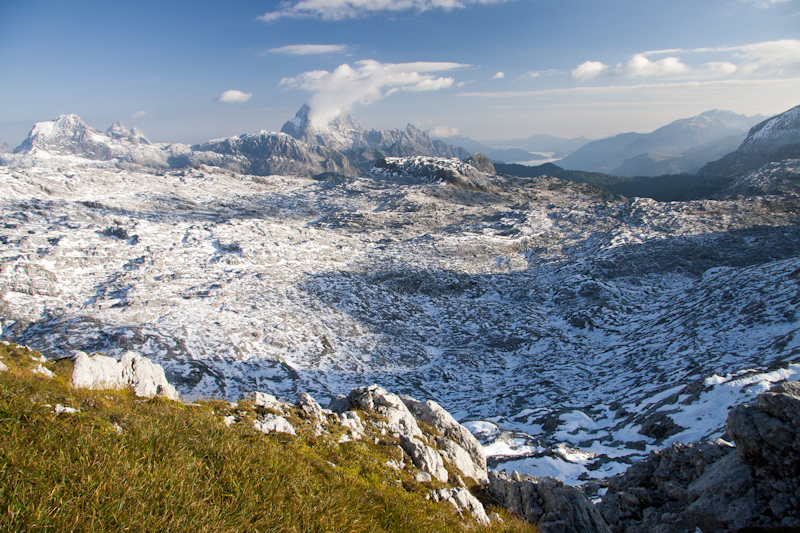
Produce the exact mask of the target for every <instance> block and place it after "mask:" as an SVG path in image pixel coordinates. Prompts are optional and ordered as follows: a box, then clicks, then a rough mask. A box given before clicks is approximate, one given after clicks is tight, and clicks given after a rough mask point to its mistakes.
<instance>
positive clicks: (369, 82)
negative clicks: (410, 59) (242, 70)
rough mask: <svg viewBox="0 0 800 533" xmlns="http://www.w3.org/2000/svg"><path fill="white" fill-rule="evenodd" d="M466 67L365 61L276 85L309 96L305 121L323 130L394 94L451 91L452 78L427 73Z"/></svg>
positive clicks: (445, 64) (283, 80) (301, 75)
mask: <svg viewBox="0 0 800 533" xmlns="http://www.w3.org/2000/svg"><path fill="white" fill-rule="evenodd" d="M466 66H468V65H464V64H461V63H426V62H416V63H380V62H378V61H374V60H371V59H367V60H363V61H357V62H356V63H355V67H351V66H350V65H348V64H343V65H339V66H338V67H337V68H336V69H335V70H334V71H333V72H328V71H327V70H312V71H309V72H303V73H302V74H299V75H297V76H294V77H291V78H283V79H282V80H281V82H280V85H281V86H283V87H285V88H289V89H300V90H304V91H308V92H310V93H312V95H311V98H310V100H309V107H311V112H310V113H309V119H310V120H311V122H312V123H313V124H314V126H315V127H317V128H320V129H324V128H325V127H327V125H328V124H329V123H330V121H331V120H333V119H334V118H336V117H337V116H339V115H340V114H342V113H345V112H348V111H349V110H350V109H352V107H353V106H354V105H356V104H362V105H367V104H371V103H373V102H376V101H378V100H380V99H381V98H384V97H386V96H388V95H390V94H392V93H395V92H397V91H410V92H420V91H436V90H439V89H446V88H448V87H452V86H453V83H454V81H455V80H453V78H449V77H446V78H444V77H436V76H434V75H432V74H430V73H432V72H442V71H448V70H453V69H457V68H461V67H466Z"/></svg>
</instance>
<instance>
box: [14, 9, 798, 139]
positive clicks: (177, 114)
mask: <svg viewBox="0 0 800 533" xmlns="http://www.w3.org/2000/svg"><path fill="white" fill-rule="evenodd" d="M304 102H310V103H311V104H312V108H313V111H314V118H315V120H316V121H317V122H318V123H320V124H322V123H324V122H325V121H326V120H327V119H328V118H330V117H332V116H335V114H336V113H338V112H349V113H350V114H351V115H353V116H354V117H355V118H356V119H358V121H359V122H360V123H361V124H362V125H363V126H365V127H368V128H371V127H375V128H392V127H404V126H405V125H406V124H407V123H412V124H414V125H416V126H418V127H420V128H421V129H424V130H436V131H438V132H439V133H442V134H446V133H458V134H460V135H465V136H469V137H472V138H475V139H500V138H514V137H527V136H529V135H532V134H535V133H548V134H553V135H558V136H562V137H574V136H578V135H586V136H588V137H591V138H599V137H602V136H607V135H613V134H616V133H620V132H623V131H640V132H648V131H652V130H653V129H655V128H657V127H659V126H662V125H664V124H666V123H668V122H671V121H672V120H675V119H678V118H685V117H689V116H693V115H696V114H698V113H701V112H703V111H707V110H709V109H715V108H717V109H730V110H733V111H736V112H738V113H745V114H748V115H753V114H758V113H761V114H765V115H771V114H776V113H780V112H782V111H784V110H786V109H789V108H791V107H793V106H795V105H798V104H800V0H780V1H777V0H703V1H697V0H692V1H684V0H669V1H664V0H648V1H646V2H645V1H641V0H636V1H632V0H505V1H503V0H288V1H286V2H282V3H281V2H255V1H226V2H205V1H201V0H195V1H182V2H177V1H176V2H169V1H159V2H150V1H137V2H116V1H115V2H108V1H79V0H75V1H59V0H50V1H15V0H3V1H2V2H0V140H3V141H6V142H8V143H9V144H12V145H17V144H19V142H21V141H22V139H23V138H24V137H25V136H26V135H27V132H28V131H29V130H30V128H31V126H32V125H33V123H34V122H36V121H42V120H49V119H52V118H54V117H55V116H57V115H59V114H63V113H75V114H78V115H80V116H81V117H82V118H83V119H84V120H85V121H87V122H88V123H89V124H90V125H92V126H94V127H96V128H98V129H106V128H108V127H109V126H110V125H111V124H112V123H113V122H115V121H121V122H122V123H123V124H125V125H126V126H127V127H129V128H130V127H132V126H138V127H140V128H141V129H142V130H143V131H144V132H145V133H146V134H147V135H148V136H149V137H150V138H151V140H154V141H181V142H200V141H203V140H208V139H211V138H217V137H224V136H229V135H237V134H241V133H250V132H254V131H258V130H261V129H265V130H270V131H276V130H279V129H280V127H281V125H282V124H283V122H285V121H286V120H287V119H289V118H292V116H294V113H295V112H296V111H297V109H298V108H299V107H300V106H301V105H302V104H303V103H304Z"/></svg>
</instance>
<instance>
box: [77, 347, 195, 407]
mask: <svg viewBox="0 0 800 533" xmlns="http://www.w3.org/2000/svg"><path fill="white" fill-rule="evenodd" d="M72 360H73V363H74V369H73V371H72V386H73V387H75V388H85V389H124V388H130V389H131V390H133V392H134V394H136V396H140V397H144V398H153V397H154V396H162V397H165V398H169V399H170V400H177V399H178V397H179V395H178V391H176V390H175V387H173V386H172V385H170V383H169V382H168V381H167V378H166V376H165V375H164V369H163V368H162V367H161V365H159V364H156V363H153V362H152V361H150V360H149V359H147V358H146V357H143V356H141V355H139V354H137V353H134V352H125V353H124V354H122V357H121V358H120V360H119V361H116V360H115V359H113V358H111V357H107V356H105V355H95V356H94V357H90V356H89V355H88V354H86V353H85V352H76V353H75V356H74V357H73V358H72Z"/></svg>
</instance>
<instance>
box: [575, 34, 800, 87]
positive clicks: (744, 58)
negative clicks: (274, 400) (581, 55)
mask: <svg viewBox="0 0 800 533" xmlns="http://www.w3.org/2000/svg"><path fill="white" fill-rule="evenodd" d="M665 54H704V55H710V56H712V57H714V56H719V57H720V59H721V60H719V61H710V62H707V63H701V64H698V65H697V66H696V67H694V68H693V67H690V66H689V65H687V64H685V63H684V62H683V61H682V60H681V59H679V58H677V57H675V56H669V57H665V58H663V59H658V60H652V59H650V57H649V56H658V55H665ZM797 75H800V40H798V39H784V40H781V41H765V42H761V43H751V44H744V45H739V46H721V47H716V48H693V49H686V50H681V49H668V50H651V51H648V52H642V53H640V54H636V55H634V56H633V58H631V59H630V60H629V61H628V62H626V63H617V65H616V66H614V67H611V66H608V65H605V64H603V63H601V62H599V61H586V62H584V63H582V64H580V65H578V66H577V67H575V68H574V69H573V70H572V72H571V73H570V77H571V78H572V79H573V80H576V81H580V82H582V81H588V80H591V79H595V78H599V77H615V76H616V77H624V78H632V77H645V76H647V77H662V78H670V77H672V78H674V77H692V78H695V79H708V78H764V77H771V76H797Z"/></svg>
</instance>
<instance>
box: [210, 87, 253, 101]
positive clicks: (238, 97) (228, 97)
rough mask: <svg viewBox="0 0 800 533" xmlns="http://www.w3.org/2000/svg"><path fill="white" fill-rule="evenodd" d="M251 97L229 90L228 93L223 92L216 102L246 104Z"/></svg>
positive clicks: (251, 94)
mask: <svg viewBox="0 0 800 533" xmlns="http://www.w3.org/2000/svg"><path fill="white" fill-rule="evenodd" d="M252 97H253V93H244V92H242V91H237V90H236V89H231V90H230V91H225V92H224V93H222V94H221V95H219V97H218V98H217V102H222V103H225V104H231V103H239V102H246V101H248V100H250V98H252Z"/></svg>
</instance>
